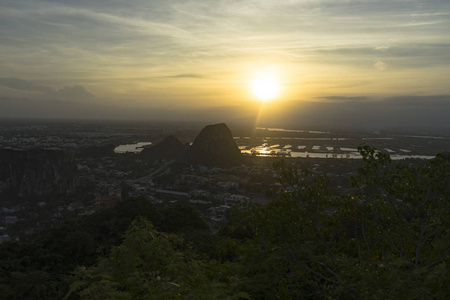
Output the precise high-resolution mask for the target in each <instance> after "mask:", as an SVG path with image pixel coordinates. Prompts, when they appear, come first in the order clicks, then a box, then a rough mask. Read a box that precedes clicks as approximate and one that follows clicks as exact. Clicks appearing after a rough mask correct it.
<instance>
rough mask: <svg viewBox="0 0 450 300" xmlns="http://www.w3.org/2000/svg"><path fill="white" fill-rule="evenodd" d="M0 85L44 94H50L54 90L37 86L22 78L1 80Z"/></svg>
mask: <svg viewBox="0 0 450 300" xmlns="http://www.w3.org/2000/svg"><path fill="white" fill-rule="evenodd" d="M0 85H3V86H6V87H9V88H11V89H15V90H21V91H36V92H43V93H48V92H50V91H52V89H51V88H49V87H46V86H40V85H35V84H34V83H32V82H30V81H28V80H24V79H20V78H0Z"/></svg>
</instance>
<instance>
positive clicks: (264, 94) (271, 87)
mask: <svg viewBox="0 0 450 300" xmlns="http://www.w3.org/2000/svg"><path fill="white" fill-rule="evenodd" d="M252 92H253V95H254V96H255V97H256V98H258V99H259V100H261V101H263V102H266V101H269V100H272V99H273V98H275V97H276V96H278V94H279V92H280V85H279V83H278V80H277V79H276V78H275V77H274V76H270V75H264V76H259V77H257V78H256V79H254V80H253V82H252Z"/></svg>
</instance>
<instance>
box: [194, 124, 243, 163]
mask: <svg viewBox="0 0 450 300" xmlns="http://www.w3.org/2000/svg"><path fill="white" fill-rule="evenodd" d="M186 158H187V160H188V162H190V163H195V164H200V165H206V166H220V167H232V166H237V165H239V164H241V162H242V155H241V152H240V150H239V148H238V146H237V145H236V142H235V141H234V139H233V135H232V134H231V130H230V129H229V128H228V126H227V125H226V124H223V123H222V124H215V125H208V126H206V127H205V128H203V129H202V131H201V132H200V134H199V135H198V136H197V137H196V138H195V140H194V143H193V144H192V146H191V147H190V148H189V150H188V152H187V153H186Z"/></svg>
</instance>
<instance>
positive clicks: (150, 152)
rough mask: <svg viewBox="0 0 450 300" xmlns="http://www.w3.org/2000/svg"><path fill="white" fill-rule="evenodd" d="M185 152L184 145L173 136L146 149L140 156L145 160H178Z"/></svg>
mask: <svg viewBox="0 0 450 300" xmlns="http://www.w3.org/2000/svg"><path fill="white" fill-rule="evenodd" d="M184 150H185V147H184V145H183V143H181V142H180V140H179V139H177V138H176V137H174V136H173V135H169V136H168V137H166V138H164V139H163V140H162V141H160V142H159V143H157V144H155V145H152V146H149V147H144V150H142V152H141V154H140V156H141V157H142V158H145V159H151V160H157V159H177V158H179V157H180V156H181V155H182V154H183V152H184Z"/></svg>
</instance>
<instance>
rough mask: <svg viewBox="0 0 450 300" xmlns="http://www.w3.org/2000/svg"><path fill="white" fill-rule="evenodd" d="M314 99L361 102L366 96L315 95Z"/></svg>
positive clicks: (366, 98)
mask: <svg viewBox="0 0 450 300" xmlns="http://www.w3.org/2000/svg"><path fill="white" fill-rule="evenodd" d="M316 99H322V100H328V101H330V102H361V101H365V100H368V99H369V98H368V97H364V96H350V97H348V96H325V97H316Z"/></svg>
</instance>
